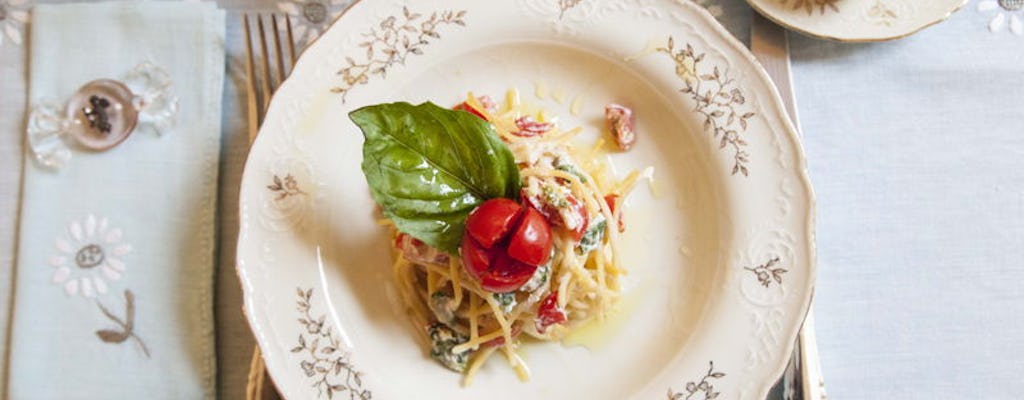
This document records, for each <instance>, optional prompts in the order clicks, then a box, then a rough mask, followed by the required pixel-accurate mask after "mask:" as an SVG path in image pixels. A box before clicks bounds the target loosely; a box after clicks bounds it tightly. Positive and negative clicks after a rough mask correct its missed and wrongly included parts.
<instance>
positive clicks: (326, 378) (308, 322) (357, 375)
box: [291, 288, 373, 400]
mask: <svg viewBox="0 0 1024 400" xmlns="http://www.w3.org/2000/svg"><path fill="white" fill-rule="evenodd" d="M296 292H297V293H298V296H299V299H298V303H297V308H298V311H299V314H300V316H299V323H300V324H302V326H303V330H304V332H303V333H300V334H299V342H298V345H297V346H295V347H293V348H292V350H291V351H292V353H296V354H299V353H301V354H302V355H303V360H302V362H300V363H299V367H301V368H302V372H304V373H305V374H306V376H307V377H309V378H314V379H315V380H314V381H313V387H315V388H316V389H317V392H318V397H320V398H322V397H323V396H324V395H326V396H327V398H328V399H332V398H334V395H335V394H341V393H345V392H347V393H348V397H349V400H355V399H359V400H370V399H371V398H372V397H373V394H372V393H371V392H370V391H369V390H368V389H365V388H363V379H362V372H359V371H357V370H356V369H355V366H353V365H352V363H351V362H350V361H349V355H348V354H347V353H345V352H344V351H342V350H341V348H340V345H339V343H338V338H337V337H335V336H334V332H333V331H331V327H330V326H324V324H325V318H326V316H325V315H320V316H319V317H313V314H312V313H311V310H312V305H311V303H312V300H313V289H306V290H302V288H297V289H296ZM342 371H344V374H342Z"/></svg>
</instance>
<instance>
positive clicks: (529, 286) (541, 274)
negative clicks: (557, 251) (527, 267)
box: [519, 249, 555, 292]
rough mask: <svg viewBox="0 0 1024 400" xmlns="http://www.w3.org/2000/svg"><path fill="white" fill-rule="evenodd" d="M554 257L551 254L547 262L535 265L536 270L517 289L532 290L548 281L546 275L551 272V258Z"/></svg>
mask: <svg viewBox="0 0 1024 400" xmlns="http://www.w3.org/2000/svg"><path fill="white" fill-rule="evenodd" d="M551 251H552V252H554V249H552V250H551ZM554 258H555V257H554V256H552V257H551V258H550V259H549V260H548V263H547V264H544V265H541V266H539V267H537V271H536V272H534V273H533V276H532V277H530V280H528V281H526V283H525V284H523V287H521V288H519V290H520V291H523V292H532V291H534V290H537V289H538V288H540V287H541V286H544V284H545V283H547V282H548V275H550V274H551V260H553V259H554Z"/></svg>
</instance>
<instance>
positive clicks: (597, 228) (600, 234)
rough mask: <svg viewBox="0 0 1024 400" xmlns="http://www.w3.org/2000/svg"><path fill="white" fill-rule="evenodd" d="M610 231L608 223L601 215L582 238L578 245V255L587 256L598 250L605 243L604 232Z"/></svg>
mask: <svg viewBox="0 0 1024 400" xmlns="http://www.w3.org/2000/svg"><path fill="white" fill-rule="evenodd" d="M606 229H608V221H607V220H605V219H604V216H603V215H601V214H598V215H597V218H594V221H593V222H592V223H591V224H590V227H589V228H587V231H586V232H584V233H583V237H582V238H580V243H579V244H578V245H576V253H577V254H587V253H589V252H590V251H591V250H594V249H596V248H597V247H598V246H600V245H601V242H602V241H604V232H605V230H606Z"/></svg>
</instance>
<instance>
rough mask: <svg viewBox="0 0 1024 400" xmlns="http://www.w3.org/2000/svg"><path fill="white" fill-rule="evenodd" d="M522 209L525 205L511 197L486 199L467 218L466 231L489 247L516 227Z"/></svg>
mask: <svg viewBox="0 0 1024 400" xmlns="http://www.w3.org/2000/svg"><path fill="white" fill-rule="evenodd" d="M522 210H523V206H520V205H519V203H516V202H515V201H512V200H509V199H492V200H488V201H485V202H484V203H483V204H481V205H480V206H479V207H477V208H476V210H473V212H471V213H470V214H469V217H468V218H466V232H467V233H468V234H469V235H470V236H473V239H476V241H477V242H479V243H480V244H481V245H483V246H484V247H485V248H488V249H489V248H491V247H494V245H495V244H496V243H498V241H500V240H501V239H503V238H504V237H505V236H508V233H509V232H511V231H512V229H513V228H515V224H516V223H517V222H518V220H519V218H518V217H519V215H520V213H521V211H522Z"/></svg>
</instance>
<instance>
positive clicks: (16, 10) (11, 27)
mask: <svg viewBox="0 0 1024 400" xmlns="http://www.w3.org/2000/svg"><path fill="white" fill-rule="evenodd" d="M28 8H29V5H28V0H0V47H3V45H4V43H6V42H8V41H9V42H11V43H14V45H15V46H18V45H21V41H22V38H21V32H22V31H23V30H24V27H25V24H28Z"/></svg>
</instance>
